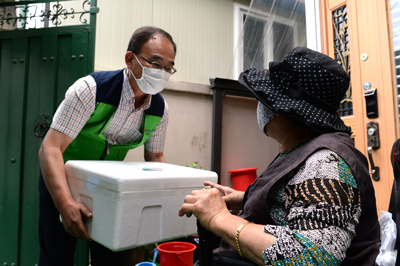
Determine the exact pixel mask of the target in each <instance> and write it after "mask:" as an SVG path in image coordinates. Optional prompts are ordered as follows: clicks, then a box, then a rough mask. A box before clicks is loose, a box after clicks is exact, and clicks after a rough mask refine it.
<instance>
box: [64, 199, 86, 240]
mask: <svg viewBox="0 0 400 266" xmlns="http://www.w3.org/2000/svg"><path fill="white" fill-rule="evenodd" d="M59 211H60V214H61V218H62V222H63V225H64V228H65V231H67V232H68V233H69V234H71V235H72V236H74V237H77V238H79V239H84V240H92V238H91V237H90V235H89V233H88V232H87V230H86V227H85V224H84V223H83V220H84V219H85V218H91V217H92V216H93V214H92V212H91V211H90V210H89V209H88V208H87V207H86V206H85V205H83V204H82V203H80V202H77V201H75V200H69V201H67V202H64V203H63V204H61V205H60V206H59Z"/></svg>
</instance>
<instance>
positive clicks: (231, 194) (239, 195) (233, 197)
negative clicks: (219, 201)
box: [204, 181, 244, 211]
mask: <svg viewBox="0 0 400 266" xmlns="http://www.w3.org/2000/svg"><path fill="white" fill-rule="evenodd" d="M204 185H205V186H210V187H212V188H216V189H218V190H219V191H220V193H221V196H222V198H223V199H224V201H225V203H226V206H227V208H228V210H232V211H240V210H241V209H242V204H243V197H244V192H242V191H237V190H234V189H233V188H230V187H227V186H221V185H218V184H215V183H213V182H210V181H205V182H204Z"/></svg>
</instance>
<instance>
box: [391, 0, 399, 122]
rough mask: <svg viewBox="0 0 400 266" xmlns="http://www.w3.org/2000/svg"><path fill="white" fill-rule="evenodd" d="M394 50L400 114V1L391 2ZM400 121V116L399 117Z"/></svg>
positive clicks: (393, 0) (392, 0)
mask: <svg viewBox="0 0 400 266" xmlns="http://www.w3.org/2000/svg"><path fill="white" fill-rule="evenodd" d="M390 5H391V15H392V30H393V48H394V55H393V57H394V62H395V68H396V71H395V75H396V95H397V106H398V109H397V111H398V112H397V114H399V113H400V0H391V1H390ZM399 121H400V116H399ZM399 124H400V123H399Z"/></svg>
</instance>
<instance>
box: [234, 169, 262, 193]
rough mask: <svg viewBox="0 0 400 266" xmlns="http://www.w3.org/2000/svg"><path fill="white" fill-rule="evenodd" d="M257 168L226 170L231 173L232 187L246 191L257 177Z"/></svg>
mask: <svg viewBox="0 0 400 266" xmlns="http://www.w3.org/2000/svg"><path fill="white" fill-rule="evenodd" d="M256 170H257V168H241V169H234V170H230V171H228V173H230V174H231V178H232V183H233V189H235V190H239V191H246V189H247V187H248V186H249V185H250V184H251V183H253V182H254V180H256V178H257V172H256Z"/></svg>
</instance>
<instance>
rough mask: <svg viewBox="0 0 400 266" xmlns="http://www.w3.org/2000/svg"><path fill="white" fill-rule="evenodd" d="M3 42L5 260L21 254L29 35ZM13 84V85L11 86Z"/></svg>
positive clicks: (0, 108) (0, 245)
mask: <svg viewBox="0 0 400 266" xmlns="http://www.w3.org/2000/svg"><path fill="white" fill-rule="evenodd" d="M1 42H2V45H1V46H2V51H1V53H2V56H1V64H2V65H3V66H2V71H1V73H0V80H1V85H0V112H1V114H2V118H3V119H2V120H4V119H5V120H6V121H4V122H5V123H2V124H3V125H4V126H3V128H2V130H1V133H0V138H1V142H2V145H1V147H2V148H1V149H0V157H1V160H0V161H1V166H0V171H1V176H2V178H0V180H1V181H0V182H1V183H0V185H1V188H0V189H1V192H2V193H1V196H0V206H1V207H0V217H1V220H0V232H1V235H2V238H3V236H4V238H5V239H7V241H0V249H2V250H7V252H4V253H3V252H1V253H0V254H1V256H2V257H3V256H4V258H5V261H10V262H17V258H18V235H19V228H18V221H19V218H20V211H19V206H20V190H19V188H20V185H21V184H20V183H21V182H20V178H19V176H20V171H21V165H22V161H21V159H22V156H21V153H22V143H21V139H22V131H21V122H22V121H23V119H24V106H23V103H24V102H23V99H24V78H25V66H26V53H25V51H24V48H26V46H27V39H26V38H16V39H9V40H5V41H1ZM10 88H12V89H10Z"/></svg>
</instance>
